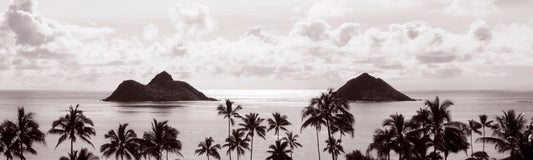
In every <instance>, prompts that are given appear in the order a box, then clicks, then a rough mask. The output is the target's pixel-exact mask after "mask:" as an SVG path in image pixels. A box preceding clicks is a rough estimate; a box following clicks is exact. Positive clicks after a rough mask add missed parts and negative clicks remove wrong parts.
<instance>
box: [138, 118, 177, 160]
mask: <svg viewBox="0 0 533 160" xmlns="http://www.w3.org/2000/svg"><path fill="white" fill-rule="evenodd" d="M178 134H179V131H178V130H177V129H176V128H174V127H171V126H169V125H168V121H162V122H159V121H157V120H156V119H154V120H153V122H152V129H151V131H149V132H145V133H144V136H143V138H144V140H143V141H144V142H143V143H144V144H146V147H147V150H149V152H150V153H151V154H152V155H153V156H155V157H156V159H157V160H160V159H161V157H162V156H163V151H166V157H167V160H168V152H172V153H176V154H178V156H182V155H181V152H180V151H181V147H182V146H181V141H180V140H178Z"/></svg>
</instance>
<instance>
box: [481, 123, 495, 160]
mask: <svg viewBox="0 0 533 160" xmlns="http://www.w3.org/2000/svg"><path fill="white" fill-rule="evenodd" d="M493 122H494V121H492V120H488V118H487V115H485V114H483V115H479V123H481V128H483V137H485V128H486V127H489V128H492V127H493V125H492V123H493ZM482 143H483V150H482V151H483V152H485V141H483V142H482Z"/></svg>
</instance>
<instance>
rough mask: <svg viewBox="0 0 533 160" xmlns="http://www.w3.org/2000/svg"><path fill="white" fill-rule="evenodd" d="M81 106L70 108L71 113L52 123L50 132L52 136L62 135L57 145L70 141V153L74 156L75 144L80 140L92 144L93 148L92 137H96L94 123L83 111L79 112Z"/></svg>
mask: <svg viewBox="0 0 533 160" xmlns="http://www.w3.org/2000/svg"><path fill="white" fill-rule="evenodd" d="M78 107H79V105H76V107H75V108H74V107H72V106H70V107H69V112H68V113H67V114H66V115H65V116H63V117H60V118H59V119H58V120H55V121H54V122H52V129H50V130H49V131H48V133H50V134H58V135H61V136H60V137H59V139H58V140H57V145H56V146H55V147H56V148H57V146H59V144H61V143H63V141H65V140H67V139H69V140H70V153H71V154H74V142H76V140H77V139H78V138H80V139H81V140H83V141H85V142H87V143H88V144H90V145H91V146H92V147H93V148H94V145H93V143H92V142H91V136H94V135H96V131H95V130H94V128H93V126H94V124H93V121H92V120H91V119H89V118H87V117H85V115H84V114H83V111H81V110H78Z"/></svg>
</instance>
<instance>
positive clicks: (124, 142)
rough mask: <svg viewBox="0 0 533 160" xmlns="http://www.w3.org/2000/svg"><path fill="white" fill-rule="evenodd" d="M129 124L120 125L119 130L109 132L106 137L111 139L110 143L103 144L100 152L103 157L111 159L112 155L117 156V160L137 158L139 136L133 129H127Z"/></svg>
mask: <svg viewBox="0 0 533 160" xmlns="http://www.w3.org/2000/svg"><path fill="white" fill-rule="evenodd" d="M127 127H128V124H127V123H125V124H119V125H118V130H117V131H116V132H115V131H114V130H109V132H107V134H105V135H104V137H105V138H106V139H109V140H110V142H108V143H106V144H103V145H102V146H101V147H100V152H102V154H103V156H105V157H110V156H111V155H112V154H115V159H119V157H120V159H121V160H123V159H124V157H126V159H135V158H137V155H138V153H137V150H136V148H137V145H138V143H137V134H135V131H133V130H132V129H128V130H127V129H126V128H127Z"/></svg>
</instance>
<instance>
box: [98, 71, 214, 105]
mask: <svg viewBox="0 0 533 160" xmlns="http://www.w3.org/2000/svg"><path fill="white" fill-rule="evenodd" d="M103 101H116V102H130V101H216V99H214V98H209V97H207V96H206V95H205V94H203V93H202V92H200V91H198V90H196V89H195V88H194V87H192V86H191V85H189V84H188V83H187V82H184V81H175V80H174V79H172V76H171V75H170V74H168V73H167V72H166V71H163V72H161V73H159V74H157V75H156V76H155V77H154V78H153V79H152V80H151V81H150V82H149V83H148V84H147V85H144V84H141V83H139V82H137V81H135V80H125V81H123V82H122V83H120V85H118V87H117V89H115V91H113V93H112V94H111V95H110V96H109V97H107V98H105V99H103Z"/></svg>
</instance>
